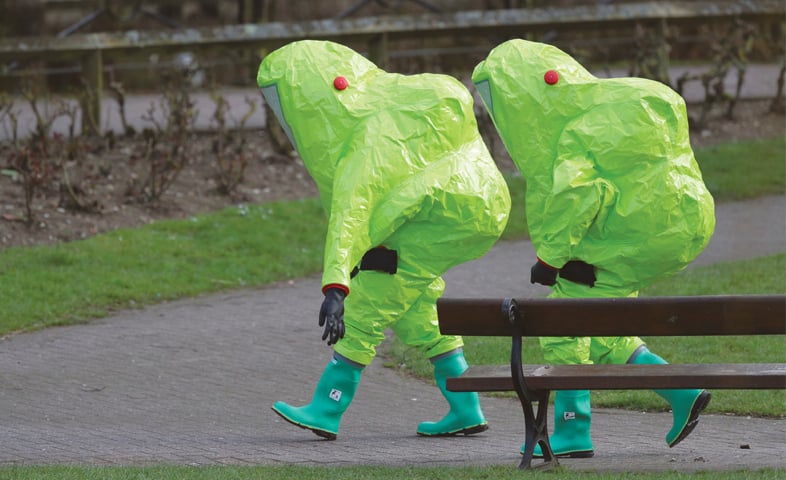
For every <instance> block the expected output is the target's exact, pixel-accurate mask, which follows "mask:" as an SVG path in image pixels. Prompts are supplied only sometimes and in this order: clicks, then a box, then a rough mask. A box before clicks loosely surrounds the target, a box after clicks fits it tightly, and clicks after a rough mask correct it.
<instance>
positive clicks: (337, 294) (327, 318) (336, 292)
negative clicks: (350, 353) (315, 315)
mask: <svg viewBox="0 0 786 480" xmlns="http://www.w3.org/2000/svg"><path fill="white" fill-rule="evenodd" d="M344 297H346V294H345V293H344V290H342V289H340V288H328V289H327V290H325V299H324V300H323V301H322V307H321V308H320V309H319V326H320V327H322V326H324V327H325V331H324V332H323V333H322V340H327V341H328V342H327V344H328V345H334V344H335V343H336V342H338V341H339V340H340V339H342V338H344Z"/></svg>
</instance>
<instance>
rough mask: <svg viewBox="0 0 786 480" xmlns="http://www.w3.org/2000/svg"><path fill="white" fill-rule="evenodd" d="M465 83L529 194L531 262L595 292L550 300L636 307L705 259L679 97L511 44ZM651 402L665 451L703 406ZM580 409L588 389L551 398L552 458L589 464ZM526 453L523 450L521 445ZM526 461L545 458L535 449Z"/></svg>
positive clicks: (578, 353) (603, 340) (579, 348)
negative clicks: (664, 413)
mask: <svg viewBox="0 0 786 480" xmlns="http://www.w3.org/2000/svg"><path fill="white" fill-rule="evenodd" d="M472 81H473V83H474V84H475V85H476V87H477V89H478V92H479V93H480V96H481V98H482V99H483V103H484V104H485V106H486V109H487V110H488V112H489V114H490V116H491V118H492V120H493V122H494V124H495V126H496V128H497V130H498V132H499V134H500V137H501V138H502V141H503V143H504V144H505V147H506V148H507V150H508V152H509V153H510V155H511V158H512V160H513V162H514V163H515V164H516V166H517V167H518V169H519V170H520V171H521V173H522V175H523V176H524V178H525V180H526V182H527V191H526V199H525V201H526V211H527V223H528V228H529V233H530V237H531V239H532V243H533V246H534V247H535V251H536V253H537V256H538V262H539V263H540V264H545V265H547V267H548V268H549V269H550V270H551V272H552V274H554V273H553V272H554V271H555V270H559V269H562V268H563V267H565V265H566V264H567V263H568V262H573V263H574V264H575V262H585V264H589V265H591V266H592V269H593V274H594V276H595V277H596V278H595V282H594V285H593V286H590V283H591V282H577V281H571V280H567V279H565V278H563V277H562V274H563V273H564V271H560V275H559V276H558V277H555V281H556V283H555V284H554V285H553V286H552V292H551V294H550V297H555V298H581V297H626V296H636V295H637V294H638V291H639V289H641V288H642V287H644V286H646V285H648V284H650V283H651V282H652V281H654V280H656V279H659V278H663V277H666V276H668V275H671V274H674V273H676V272H678V271H680V270H681V269H683V268H684V267H685V266H687V265H688V264H689V263H690V262H691V261H692V260H693V259H694V258H696V256H698V255H699V253H701V251H702V250H703V249H704V248H705V246H706V245H707V243H708V242H709V240H710V237H711V236H712V233H713V230H714V228H715V214H714V202H713V199H712V196H711V195H710V193H709V192H708V191H707V188H706V187H705V185H704V182H703V180H702V177H701V172H700V171H699V167H698V165H697V163H696V161H695V158H694V156H693V151H692V150H691V146H690V140H689V131H688V118H687V112H686V108H685V103H684V100H683V99H682V98H681V97H680V96H679V95H678V94H677V93H676V92H674V91H673V90H671V89H670V88H668V87H667V86H666V85H663V84H661V83H658V82H655V81H651V80H646V79H642V78H612V79H599V78H596V77H595V76H593V75H592V74H591V73H589V72H588V71H587V70H586V69H585V68H584V67H582V66H581V65H580V64H579V63H578V62H576V61H575V60H574V59H573V58H571V57H570V56H569V55H568V54H566V53H564V52H563V51H561V50H559V49H558V48H556V47H554V46H551V45H547V44H543V43H538V42H530V41H526V40H519V39H517V40H510V41H507V42H504V43H502V44H500V45H498V46H497V47H495V48H494V49H493V50H492V51H491V52H490V53H489V55H488V56H487V58H486V59H485V60H484V61H483V62H481V63H480V64H478V65H477V66H476V68H475V70H474V72H473V75H472ZM537 266H538V267H539V266H540V265H537ZM535 271H536V269H535V268H533V281H535V278H534V277H535ZM541 271H542V270H541ZM574 280H575V278H574ZM583 280H586V279H583ZM540 345H541V347H542V349H543V354H544V357H545V358H546V360H547V361H548V362H549V363H552V364H590V363H612V364H621V363H665V361H663V360H662V359H661V358H660V357H657V356H656V355H654V354H651V353H650V352H649V351H648V350H647V349H646V347H645V346H644V342H643V341H642V340H641V339H640V338H638V337H593V338H589V337H564V338H541V339H540ZM656 393H659V394H660V395H661V396H663V397H664V398H665V399H666V400H667V401H669V403H670V404H671V406H672V411H673V417H674V419H673V426H672V429H671V430H670V431H669V432H668V433H667V435H666V441H667V443H668V444H669V446H674V445H676V444H677V443H679V442H680V441H681V440H682V439H684V438H685V437H686V436H687V435H688V434H689V433H690V432H691V430H693V428H694V427H695V425H696V423H697V422H698V414H699V412H700V411H701V410H703V409H704V407H705V406H706V404H707V402H708V401H709V398H710V394H709V393H708V392H704V391H699V390H673V391H670V390H666V391H660V392H656ZM589 398H590V396H589V392H587V391H574V392H567V391H565V392H557V394H556V395H555V401H554V407H555V408H554V417H555V427H554V434H553V435H552V436H551V448H552V450H553V452H554V453H555V454H557V455H559V456H572V457H580V458H582V457H583V458H585V457H591V456H592V455H593V447H592V441H591V438H590V433H589V432H590V429H589V426H590V421H591V415H590V402H589ZM531 447H532V446H530V448H531ZM521 451H522V453H523V454H525V455H528V454H529V452H532V450H528V449H527V445H522V450H521ZM534 456H536V457H538V456H542V452H541V451H540V448H539V446H535V448H534Z"/></svg>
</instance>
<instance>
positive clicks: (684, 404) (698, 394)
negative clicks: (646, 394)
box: [628, 347, 712, 447]
mask: <svg viewBox="0 0 786 480" xmlns="http://www.w3.org/2000/svg"><path fill="white" fill-rule="evenodd" d="M628 363H635V364H639V365H664V364H666V363H668V362H667V361H665V360H664V359H662V358H660V357H659V356H657V355H655V354H654V353H652V352H650V351H649V350H648V349H647V348H646V347H642V348H640V349H639V350H637V351H636V352H634V354H633V356H632V358H631V359H630V360H628ZM655 393H657V394H658V395H660V396H661V397H663V398H664V399H665V400H666V401H667V402H669V405H671V412H672V415H673V418H674V424H673V425H672V427H671V430H669V433H667V434H666V443H668V444H669V447H673V446H674V445H676V444H678V443H680V442H681V441H682V440H684V439H685V437H687V436H688V435H689V434H690V433H691V432H692V431H693V429H694V428H696V425H697V424H698V423H699V414H700V413H701V412H702V410H704V409H705V408H707V404H709V403H710V399H711V398H712V395H710V392H708V391H706V390H655Z"/></svg>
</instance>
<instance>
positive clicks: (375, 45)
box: [368, 32, 388, 70]
mask: <svg viewBox="0 0 786 480" xmlns="http://www.w3.org/2000/svg"><path fill="white" fill-rule="evenodd" d="M368 56H369V60H371V61H372V62H374V64H376V66H378V67H379V68H381V69H382V70H387V68H388V34H387V32H383V33H380V34H378V35H375V36H374V37H372V38H371V40H369V42H368Z"/></svg>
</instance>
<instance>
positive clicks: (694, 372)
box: [447, 363, 786, 392]
mask: <svg viewBox="0 0 786 480" xmlns="http://www.w3.org/2000/svg"><path fill="white" fill-rule="evenodd" d="M522 371H523V373H524V379H525V380H526V383H527V387H528V388H530V389H533V390H628V389H655V388H657V389H667V388H714V389H745V390H748V389H785V388H786V364H783V363H727V364H717V363H716V364H668V365H522ZM447 389H448V390H451V391H454V392H502V391H515V387H514V385H513V377H512V375H511V369H510V365H493V366H490V365H481V366H472V367H470V368H469V369H468V370H467V371H466V372H464V374H463V375H462V376H460V377H455V378H448V379H447Z"/></svg>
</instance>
